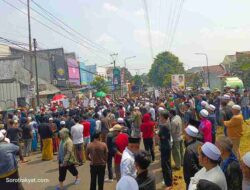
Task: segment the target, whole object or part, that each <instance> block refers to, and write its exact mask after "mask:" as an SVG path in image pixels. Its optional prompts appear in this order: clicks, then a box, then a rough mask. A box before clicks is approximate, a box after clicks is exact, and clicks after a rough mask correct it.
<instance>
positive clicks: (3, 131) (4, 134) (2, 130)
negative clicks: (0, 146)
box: [0, 129, 10, 143]
mask: <svg viewBox="0 0 250 190" xmlns="http://www.w3.org/2000/svg"><path fill="white" fill-rule="evenodd" d="M0 133H2V134H3V136H4V141H5V142H6V143H10V139H8V138H7V137H6V135H7V131H6V130H5V129H1V130H0Z"/></svg>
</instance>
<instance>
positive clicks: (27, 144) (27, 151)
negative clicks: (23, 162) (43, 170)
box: [23, 139, 32, 156]
mask: <svg viewBox="0 0 250 190" xmlns="http://www.w3.org/2000/svg"><path fill="white" fill-rule="evenodd" d="M23 143H24V156H29V155H30V152H31V143H32V139H24V140H23Z"/></svg>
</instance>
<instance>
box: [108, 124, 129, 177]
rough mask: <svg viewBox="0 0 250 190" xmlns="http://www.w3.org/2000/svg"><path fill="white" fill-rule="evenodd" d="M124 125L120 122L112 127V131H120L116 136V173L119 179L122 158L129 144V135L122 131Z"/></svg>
mask: <svg viewBox="0 0 250 190" xmlns="http://www.w3.org/2000/svg"><path fill="white" fill-rule="evenodd" d="M122 128H123V127H122V126H121V125H119V124H116V125H115V126H114V127H113V128H111V129H110V131H114V132H115V133H118V134H117V136H116V138H115V152H116V153H115V174H116V180H117V181H119V180H120V178H121V170H120V164H121V160H122V153H123V151H124V150H125V148H126V147H127V146H128V135H127V134H126V133H122V132H121V131H122Z"/></svg>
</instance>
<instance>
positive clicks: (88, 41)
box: [31, 0, 112, 53]
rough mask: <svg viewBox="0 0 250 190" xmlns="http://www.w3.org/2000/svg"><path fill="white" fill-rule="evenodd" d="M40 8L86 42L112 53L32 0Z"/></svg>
mask: <svg viewBox="0 0 250 190" xmlns="http://www.w3.org/2000/svg"><path fill="white" fill-rule="evenodd" d="M31 1H32V2H33V3H34V4H35V5H36V6H37V7H38V8H40V9H41V10H42V11H43V12H45V13H46V14H47V15H48V16H50V17H51V18H54V19H55V20H57V21H59V22H60V23H61V24H63V25H64V26H66V27H67V28H68V29H70V30H71V31H73V32H75V33H76V34H78V35H79V36H81V37H82V38H84V40H85V41H86V43H88V44H90V45H93V44H94V45H95V46H96V47H98V48H100V49H102V50H104V51H106V52H108V53H112V52H111V51H109V50H107V49H106V48H104V47H102V46H100V45H99V44H97V43H95V42H93V41H91V40H89V39H88V38H86V37H85V36H83V35H82V34H81V33H80V32H78V31H76V30H75V29H73V28H72V27H71V26H69V25H68V24H66V23H65V22H64V21H62V20H61V19H59V18H58V17H56V16H54V15H53V14H52V13H51V12H49V11H48V10H46V9H45V8H43V7H42V6H41V5H39V4H38V3H36V2H35V1H34V0H31Z"/></svg>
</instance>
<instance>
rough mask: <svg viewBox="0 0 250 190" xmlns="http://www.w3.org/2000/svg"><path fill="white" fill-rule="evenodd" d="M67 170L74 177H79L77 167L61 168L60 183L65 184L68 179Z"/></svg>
mask: <svg viewBox="0 0 250 190" xmlns="http://www.w3.org/2000/svg"><path fill="white" fill-rule="evenodd" d="M67 170H69V172H70V173H71V174H72V175H73V176H75V177H76V176H78V171H77V169H76V167H75V165H74V164H72V165H69V166H63V167H61V166H59V181H60V182H64V180H65V178H66V174H67Z"/></svg>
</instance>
